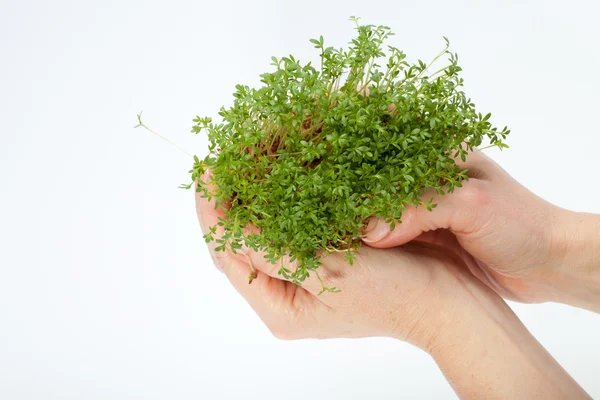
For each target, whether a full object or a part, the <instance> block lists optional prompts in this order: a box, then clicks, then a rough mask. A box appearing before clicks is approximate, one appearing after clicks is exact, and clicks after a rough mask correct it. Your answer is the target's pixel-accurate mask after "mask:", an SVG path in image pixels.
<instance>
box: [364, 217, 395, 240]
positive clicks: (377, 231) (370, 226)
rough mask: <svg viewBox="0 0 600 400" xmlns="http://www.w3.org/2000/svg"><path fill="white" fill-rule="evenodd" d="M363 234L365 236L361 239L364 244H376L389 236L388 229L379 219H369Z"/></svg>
mask: <svg viewBox="0 0 600 400" xmlns="http://www.w3.org/2000/svg"><path fill="white" fill-rule="evenodd" d="M364 234H365V235H366V236H365V237H363V241H364V242H365V243H376V242H379V241H381V240H383V239H385V237H386V236H387V235H389V234H390V227H389V225H388V224H386V223H385V221H383V220H381V219H380V218H377V217H371V218H369V222H368V223H367V227H366V228H365V230H364Z"/></svg>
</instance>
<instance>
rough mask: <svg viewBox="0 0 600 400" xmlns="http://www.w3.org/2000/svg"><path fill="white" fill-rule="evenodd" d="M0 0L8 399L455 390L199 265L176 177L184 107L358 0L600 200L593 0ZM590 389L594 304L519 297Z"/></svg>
mask: <svg viewBox="0 0 600 400" xmlns="http://www.w3.org/2000/svg"><path fill="white" fill-rule="evenodd" d="M483 3H484V2H476V1H471V2H469V1H435V2H417V1H410V2H409V1H397V0H396V1H389V2H384V1H362V2H358V1H336V2H327V3H325V2H318V1H313V0H310V1H309V0H303V1H295V2H284V1H255V2H250V1H237V2H233V1H214V2H207V1H191V0H188V1H169V2H162V3H161V2H158V1H109V0H103V1H65V0H61V1H32V0H21V1H18V0H13V1H7V0H0V135H1V140H0V205H1V206H0V398H3V399H142V398H143V399H229V398H231V399H241V398H246V399H253V398H256V399H262V400H267V399H367V398H368V399H396V398H453V397H454V394H453V392H452V390H451V388H450V387H449V385H448V384H447V383H446V382H445V380H444V378H443V376H442V375H441V373H440V372H439V371H438V369H437V367H436V365H435V364H434V363H433V362H432V360H431V359H430V358H429V357H428V356H427V355H426V354H425V353H423V352H421V351H419V350H417V349H416V348H413V347H411V346H409V345H407V344H404V343H401V342H396V341H392V340H387V339H370V340H333V341H300V342H280V341H277V340H276V339H274V338H272V337H271V336H270V334H269V332H268V330H267V329H266V328H265V327H263V325H262V324H261V322H260V321H259V319H258V318H257V317H256V315H255V314H254V313H253V312H252V311H251V309H250V308H249V307H248V306H247V305H246V304H245V303H244V301H243V300H242V299H241V298H240V297H239V296H238V295H237V294H236V293H235V292H234V290H233V289H232V288H231V287H230V286H229V284H228V282H227V281H226V279H225V277H224V276H223V275H221V274H220V273H219V272H218V271H217V270H216V269H215V268H213V266H212V265H211V262H210V258H209V255H208V253H207V250H206V248H205V246H204V244H203V243H202V241H201V233H200V229H199V227H198V223H197V220H196V215H195V211H194V202H193V195H192V193H191V192H185V191H181V190H178V189H176V186H177V185H178V184H180V183H183V182H185V181H187V179H188V176H187V170H188V169H189V167H190V160H189V159H188V158H186V157H185V156H183V155H182V154H180V153H179V152H177V151H176V150H175V149H173V148H172V147H170V146H168V145H167V144H166V143H165V142H162V141H161V140H160V139H158V138H156V137H154V136H152V135H150V134H148V133H147V132H145V131H142V130H140V129H137V130H134V129H132V127H133V125H134V124H135V114H136V113H137V112H139V111H140V110H141V109H144V111H145V113H144V115H145V117H146V118H145V119H146V122H147V123H148V124H149V125H151V126H152V127H153V128H154V129H155V130H157V131H159V132H161V133H163V134H165V135H168V136H169V137H171V138H172V139H174V140H175V141H177V142H179V143H180V144H181V145H182V146H184V147H185V148H187V149H188V150H189V151H192V152H195V153H199V154H200V153H203V151H204V148H205V141H204V139H203V138H201V137H194V136H193V135H192V134H190V133H189V129H190V127H191V119H192V117H193V116H195V115H196V114H200V115H213V116H214V115H215V114H216V112H217V111H218V108H219V107H220V106H221V105H228V104H230V102H231V99H232V97H231V93H232V92H233V86H234V85H235V84H236V83H244V84H250V85H255V84H257V83H258V75H259V74H260V73H262V72H264V71H266V70H267V69H268V68H269V65H268V64H269V63H270V57H271V56H272V55H275V56H282V55H286V54H289V53H292V54H294V55H295V56H298V57H299V58H301V59H302V60H308V59H316V54H315V53H314V51H313V50H314V49H313V48H312V45H311V44H310V43H309V42H308V39H309V38H311V37H317V36H318V35H320V34H323V35H324V36H325V38H326V41H327V42H328V43H332V44H334V45H336V46H341V45H343V44H345V43H346V42H347V41H348V40H349V39H350V38H351V35H353V31H352V24H351V23H350V22H348V17H349V16H350V15H359V16H361V17H362V18H363V21H364V22H367V23H374V24H385V25H389V26H390V27H392V29H393V30H394V31H395V32H396V33H397V36H395V37H393V40H392V44H394V45H396V46H398V47H400V48H401V49H403V50H405V51H406V52H407V54H408V55H409V58H410V59H411V60H415V59H416V58H423V59H425V60H429V59H430V57H431V56H432V55H434V54H437V52H438V51H439V50H440V49H441V48H442V47H443V40H442V35H446V36H448V37H449V38H450V40H451V42H452V49H453V50H454V51H456V52H458V53H459V55H460V57H461V60H462V61H461V65H462V66H463V68H464V75H463V76H464V78H465V80H466V89H465V90H466V91H467V93H468V94H469V96H471V97H472V99H473V100H474V101H475V103H476V104H477V107H478V108H479V109H480V110H481V111H482V112H487V111H491V112H492V114H493V117H492V118H493V122H494V123H495V124H497V125H499V126H504V125H508V126H509V127H510V128H511V129H512V131H513V133H512V134H511V136H510V138H509V144H510V145H511V149H509V150H508V151H505V152H503V153H501V154H500V153H499V152H495V151H493V152H492V153H491V155H492V156H493V157H494V158H495V159H496V160H498V161H499V162H500V163H501V165H502V166H503V167H505V168H506V169H507V170H508V171H509V172H510V173H512V174H513V175H514V176H515V177H516V178H517V179H518V180H520V181H521V182H522V183H523V184H525V185H526V186H527V187H529V188H530V189H532V190H533V191H534V192H536V193H537V194H539V195H541V196H542V197H544V198H546V199H548V200H550V201H552V202H554V203H555V204H558V205H560V206H563V207H567V208H570V209H575V210H580V211H589V212H597V213H598V212H600V201H599V200H598V194H599V191H598V172H599V171H600V168H599V164H598V154H599V148H600V134H599V127H598V126H599V124H598V122H599V116H600V112H599V110H600V100H599V96H600V83H599V82H600V76H599V75H598V71H599V70H600V53H599V52H598V46H599V45H598V40H599V39H600V26H599V24H598V21H597V17H598V15H599V11H600V10H599V9H598V6H597V5H596V4H598V3H597V1H593V0H589V1H568V2H564V1H537V2H535V1H497V2H493V1H488V2H485V5H484V4H483ZM512 306H513V307H514V309H515V311H516V312H517V313H518V315H519V316H520V317H521V318H522V319H523V321H524V322H525V324H526V325H527V327H528V328H529V329H531V331H532V332H533V334H534V335H535V336H536V337H537V338H538V340H540V341H541V343H542V344H543V345H545V346H546V347H547V348H548V350H549V351H550V352H551V353H552V354H553V355H554V356H555V357H556V358H557V359H558V361H559V362H560V363H561V364H562V365H563V366H564V367H565V368H566V369H567V370H568V371H569V372H570V373H571V374H572V375H573V376H574V377H575V378H576V379H577V380H578V381H579V382H580V384H581V385H582V386H583V387H584V388H585V389H586V390H588V391H589V393H590V394H592V395H593V396H595V397H600V379H598V378H600V372H599V371H600V344H598V338H600V316H599V315H594V314H592V313H589V312H585V311H582V310H577V309H573V308H569V307H566V306H561V305H556V304H544V305H533V306H527V305H520V304H512Z"/></svg>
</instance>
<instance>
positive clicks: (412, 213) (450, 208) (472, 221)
mask: <svg viewBox="0 0 600 400" xmlns="http://www.w3.org/2000/svg"><path fill="white" fill-rule="evenodd" d="M489 192H490V189H489V182H487V181H482V180H478V179H470V180H469V181H466V182H464V183H463V187H462V188H457V189H456V190H455V191H454V192H453V193H450V194H446V195H438V194H436V193H432V192H429V193H426V194H425V195H424V196H423V197H424V198H430V197H432V198H433V202H434V203H436V204H437V207H436V208H434V209H433V211H429V210H427V208H426V207H423V206H420V207H417V206H409V207H407V209H406V211H405V212H404V213H403V214H402V217H401V221H402V223H400V224H398V225H396V227H395V229H394V230H393V231H390V226H389V225H388V224H387V223H386V222H385V221H384V220H383V219H379V218H372V219H371V220H370V221H369V223H368V225H367V228H366V229H365V237H364V238H363V241H364V242H365V243H367V244H368V245H370V246H372V247H377V248H387V247H395V246H399V245H401V244H404V243H407V242H409V241H411V240H413V239H415V238H416V237H418V236H419V235H421V234H423V233H425V232H430V231H434V230H437V229H449V230H450V231H451V232H452V233H453V234H455V235H456V236H458V237H459V239H460V236H462V235H464V234H466V233H469V232H473V231H476V230H477V229H478V228H479V227H480V226H481V224H482V222H483V221H484V220H485V218H486V216H489V208H490V203H491V202H492V201H493V198H492V196H490V193H489Z"/></svg>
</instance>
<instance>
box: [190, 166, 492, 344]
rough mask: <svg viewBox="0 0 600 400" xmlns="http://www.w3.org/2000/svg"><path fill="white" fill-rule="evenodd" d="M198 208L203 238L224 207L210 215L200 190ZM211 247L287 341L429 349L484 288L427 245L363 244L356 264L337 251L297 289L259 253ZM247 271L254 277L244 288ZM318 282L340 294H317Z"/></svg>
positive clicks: (241, 289)
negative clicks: (343, 340)
mask: <svg viewBox="0 0 600 400" xmlns="http://www.w3.org/2000/svg"><path fill="white" fill-rule="evenodd" d="M204 179H206V177H205V178H204ZM196 206H197V212H198V217H199V219H200V224H201V226H202V229H203V231H204V232H205V233H206V232H208V227H210V226H215V225H217V223H218V220H219V218H225V212H224V211H223V210H222V209H221V208H217V209H216V210H215V208H214V203H213V202H209V201H208V200H207V199H205V198H202V197H201V196H200V194H199V193H196ZM220 234H222V232H219V231H217V236H219V235H220ZM209 247H211V254H212V256H213V260H214V262H215V264H216V265H217V266H218V267H219V269H221V270H222V271H223V272H224V273H225V274H226V275H227V277H228V278H229V280H230V281H231V283H232V284H233V285H234V286H235V288H236V289H237V290H238V291H239V292H240V293H241V294H242V296H244V298H245V299H246V300H247V301H248V302H249V303H250V305H251V306H252V307H253V308H254V310H255V311H256V312H257V313H258V315H259V316H260V317H261V319H262V320H263V321H264V322H265V324H266V325H267V327H269V329H270V330H271V331H272V333H273V334H274V335H275V336H277V337H279V338H284V339H296V338H333V337H365V336H388V337H395V338H398V339H402V340H406V341H409V342H411V343H413V344H414V345H416V346H418V347H420V348H423V349H427V348H429V346H431V343H432V342H434V341H435V340H436V337H437V335H438V332H442V331H444V330H445V329H446V326H445V325H446V324H450V323H451V322H450V321H451V320H452V319H453V316H454V315H456V314H457V313H460V308H461V304H460V302H461V301H463V300H464V299H463V298H461V295H463V294H464V296H463V297H465V298H466V297H468V296H467V292H468V288H467V287H470V286H471V285H481V284H480V283H479V282H477V280H476V279H475V278H474V277H472V276H471V274H470V273H469V271H468V270H467V269H466V268H464V266H461V263H462V262H461V261H460V260H459V259H458V257H456V256H453V255H451V253H448V252H446V251H444V250H441V249H439V248H437V247H436V246H433V245H430V244H426V243H421V244H418V243H415V244H411V245H407V246H404V247H403V248H402V249H388V250H378V249H374V248H369V247H367V246H363V248H361V249H359V250H358V252H357V254H356V258H355V261H354V265H353V266H349V265H348V263H347V261H345V260H344V256H343V254H335V253H334V254H332V255H329V256H327V257H325V258H323V260H322V262H323V265H322V267H321V268H319V270H318V273H319V277H317V274H316V273H312V274H311V277H310V278H308V279H307V280H306V281H305V282H303V284H302V286H301V287H300V286H297V285H295V284H293V283H292V282H288V281H286V280H283V279H282V277H281V276H279V275H278V270H279V268H280V265H273V264H271V263H270V262H269V261H267V260H266V259H265V258H264V255H263V254H262V253H259V252H256V251H254V250H252V249H246V251H245V253H244V252H240V251H237V254H234V253H233V252H231V251H230V250H229V249H228V250H227V251H225V252H221V251H219V252H215V251H214V250H212V247H213V246H212V243H211V244H209ZM284 262H285V264H286V268H289V269H293V268H294V265H293V264H290V263H289V262H288V261H287V260H285V261H284ZM252 268H255V269H256V270H257V274H258V276H257V278H256V279H255V280H254V281H253V282H252V284H251V285H249V284H248V276H249V275H250V274H251V272H252V271H251V269H252ZM320 280H322V281H324V283H325V284H326V285H327V286H329V287H332V286H336V287H338V288H340V289H341V290H342V291H341V292H340V293H335V294H332V293H331V294H330V293H325V294H324V295H321V296H319V295H318V293H319V292H320V291H321V289H322V284H321V282H320Z"/></svg>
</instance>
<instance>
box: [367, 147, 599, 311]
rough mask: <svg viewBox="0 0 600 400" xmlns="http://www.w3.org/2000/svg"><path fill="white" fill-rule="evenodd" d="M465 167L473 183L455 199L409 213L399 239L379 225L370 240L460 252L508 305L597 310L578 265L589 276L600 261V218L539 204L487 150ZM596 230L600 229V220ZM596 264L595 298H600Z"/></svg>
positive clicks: (397, 233)
mask: <svg viewBox="0 0 600 400" xmlns="http://www.w3.org/2000/svg"><path fill="white" fill-rule="evenodd" d="M459 164H460V165H461V167H463V168H467V169H468V175H469V177H470V179H469V181H468V182H465V183H464V185H463V187H462V188H458V189H456V190H455V192H454V193H452V194H447V195H445V196H436V195H431V196H432V197H434V201H435V202H436V203H438V206H437V208H435V209H434V210H433V212H430V211H427V210H426V209H425V208H424V207H409V208H408V209H407V210H406V212H405V213H404V214H403V216H402V223H401V224H400V225H397V226H396V228H395V230H394V231H392V232H390V229H389V227H388V226H387V224H385V222H383V221H380V220H377V219H373V220H372V221H370V223H369V226H368V227H367V230H366V237H365V238H364V241H365V242H366V243H367V244H369V245H370V246H372V247H374V248H390V247H395V246H398V245H402V244H405V243H407V242H410V241H412V240H417V241H425V242H430V243H436V244H438V245H441V246H444V247H446V248H448V249H450V250H452V251H453V252H454V253H456V254H457V255H458V256H459V257H460V258H461V259H462V260H463V261H464V262H465V264H466V265H467V266H468V267H469V269H470V270H471V272H472V273H473V274H474V275H475V276H477V277H478V278H479V279H480V280H481V281H482V282H484V283H486V284H487V285H488V286H489V287H491V288H492V289H494V290H495V291H496V292H497V293H499V294H500V295H502V296H503V297H505V298H507V299H512V300H517V301H521V302H528V303H534V302H543V301H562V302H567V303H571V304H574V305H579V306H583V307H586V308H590V309H593V308H594V307H595V306H594V305H592V304H590V303H594V302H597V301H598V300H599V298H600V297H598V296H596V298H595V300H594V299H587V300H584V299H581V298H579V299H576V298H575V297H581V296H578V294H577V293H576V292H581V291H582V289H578V288H577V285H578V284H579V285H580V284H581V283H582V281H587V282H589V281H590V279H584V278H587V277H584V276H579V277H578V278H577V277H576V276H577V275H578V272H577V271H576V270H577V269H578V268H579V267H578V265H576V264H582V265H581V268H579V269H581V270H585V269H586V268H587V269H589V267H590V265H591V264H593V263H594V262H595V261H593V260H592V258H593V253H594V250H593V248H594V246H593V244H591V243H590V242H591V241H593V240H595V241H596V243H599V242H600V229H596V233H595V234H594V232H593V229H591V227H593V226H594V222H593V219H592V218H597V217H593V216H588V217H587V219H588V222H587V224H586V223H582V222H577V221H580V220H581V219H582V215H580V214H577V213H573V212H570V211H567V210H564V209H561V208H559V207H556V206H554V205H552V204H550V203H548V202H546V201H544V200H542V199H541V198H539V197H537V196H536V195H534V194H533V193H531V192H530V191H528V190H527V189H525V188H524V187H523V186H522V185H520V184H519V183H518V182H516V181H515V180H514V179H513V178H511V177H510V176H509V175H508V174H507V173H506V172H505V171H504V170H502V169H501V168H500V167H499V166H498V165H497V164H496V163H495V162H494V161H492V160H491V159H489V158H488V157H487V156H485V155H484V154H483V153H481V152H480V151H476V152H474V153H471V154H469V156H468V157H467V162H466V163H459ZM423 197H424V198H429V197H430V196H429V195H425V196H423ZM584 219H585V218H584ZM595 224H597V225H596V226H597V227H600V221H599V222H595ZM586 225H587V228H586ZM576 232H579V234H577V233H576ZM588 232H589V233H588ZM584 243H585V245H583V244H584ZM596 246H597V245H596ZM584 247H587V248H586V249H583V248H584ZM596 248H597V249H598V247H596ZM590 251H591V254H590V256H589V257H586V256H585V254H586V253H590ZM598 251H600V250H598ZM580 261H583V262H580ZM596 261H599V262H598V264H597V265H598V269H596V274H595V275H596V281H595V282H596V283H595V291H596V293H597V294H600V285H599V284H598V283H599V282H600V280H598V278H597V276H598V273H600V260H596ZM580 275H581V274H580ZM587 291H588V292H589V290H587ZM592 291H594V289H592Z"/></svg>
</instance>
